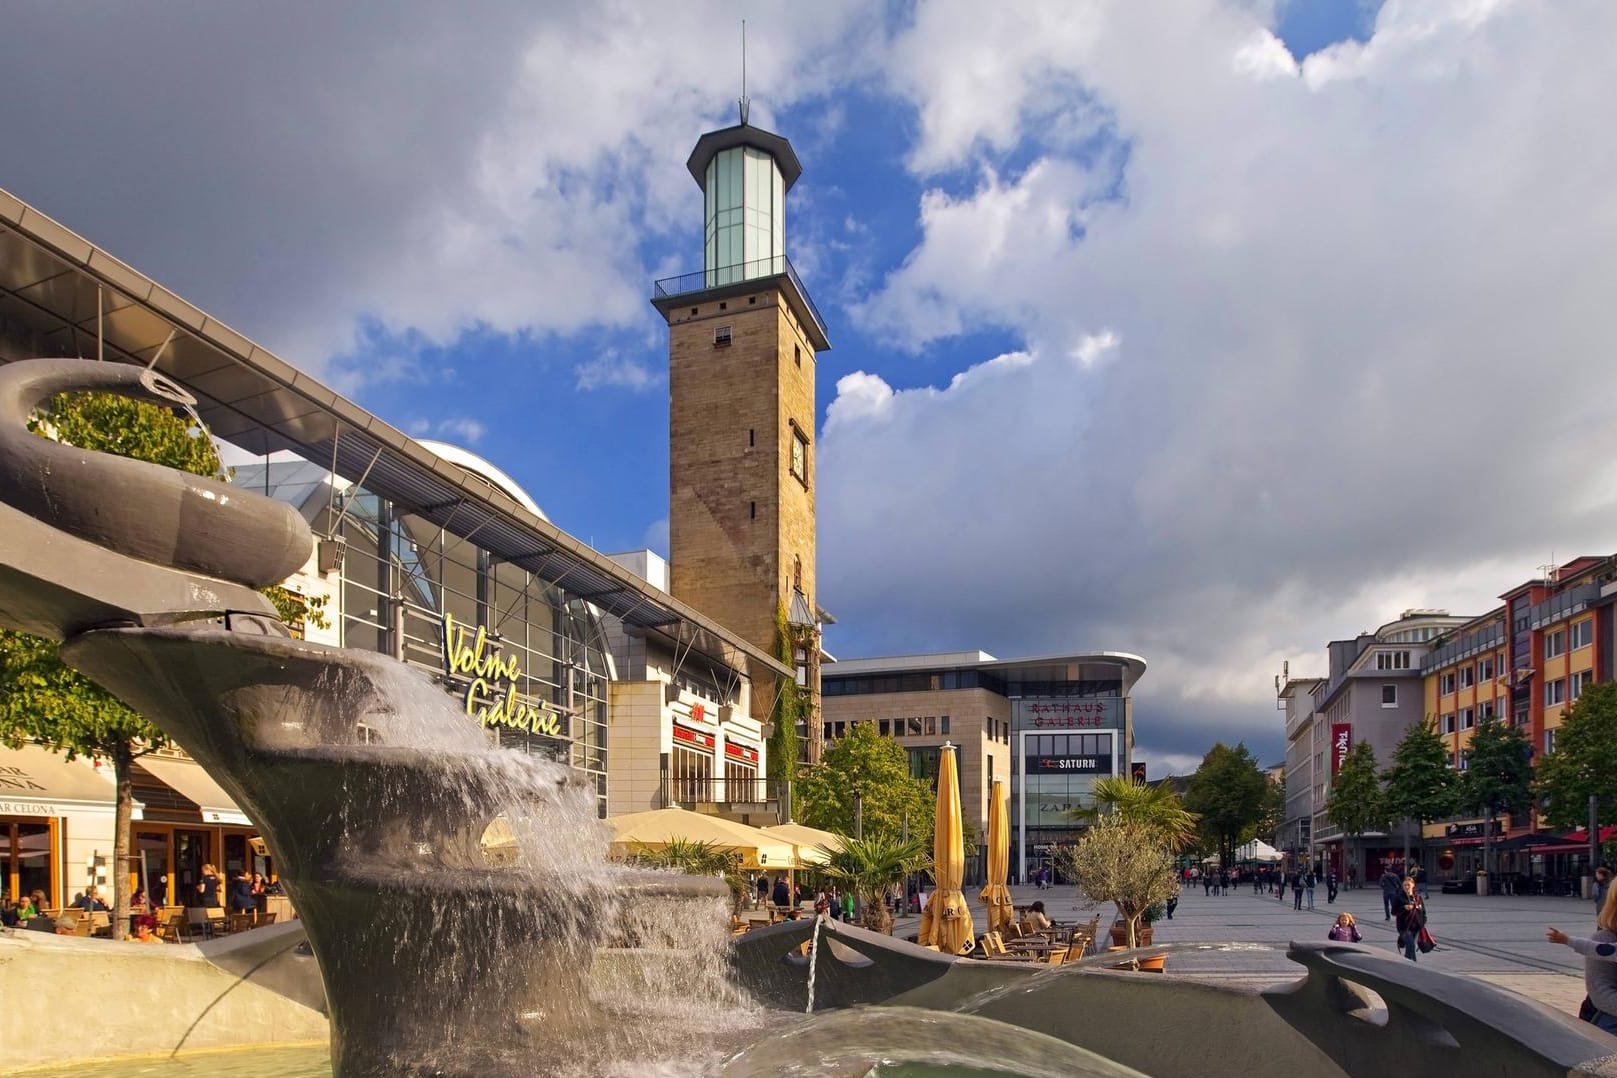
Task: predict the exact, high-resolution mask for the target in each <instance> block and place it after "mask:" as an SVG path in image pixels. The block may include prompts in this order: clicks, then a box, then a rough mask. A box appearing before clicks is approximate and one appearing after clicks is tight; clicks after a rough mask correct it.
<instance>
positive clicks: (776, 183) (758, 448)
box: [652, 104, 831, 761]
mask: <svg viewBox="0 0 1617 1078" xmlns="http://www.w3.org/2000/svg"><path fill="white" fill-rule="evenodd" d="M741 119H742V122H741V123H740V124H738V125H737V126H735V127H727V128H724V129H723V130H720V131H710V132H708V133H707V134H705V135H703V136H702V137H701V138H700V139H699V140H697V143H696V148H695V149H694V150H692V151H691V156H690V160H689V161H688V162H686V166H687V167H688V168H689V169H690V172H691V176H692V177H694V178H695V180H696V183H697V186H699V187H700V188H701V189H702V196H703V236H704V245H703V258H702V270H701V272H699V273H690V274H686V275H685V276H683V277H674V278H670V279H668V280H663V281H658V282H657V283H656V285H655V287H654V291H653V297H652V303H653V304H654V305H655V306H656V308H657V310H659V311H661V312H662V315H663V317H664V318H666V319H667V320H668V385H669V422H668V428H669V447H668V457H669V468H668V471H669V494H668V542H669V561H670V562H671V572H672V580H671V588H672V590H673V593H674V595H675V596H676V597H677V598H679V599H682V600H684V601H685V602H688V603H690V604H691V605H692V606H694V607H695V608H696V609H698V610H700V611H702V612H703V613H704V614H707V615H708V616H709V617H712V618H713V619H714V620H716V621H717V622H719V624H721V625H723V626H725V627H726V628H728V629H731V630H733V631H735V632H737V633H739V634H740V635H741V636H743V637H745V638H746V639H747V640H749V641H751V642H752V643H754V644H756V645H758V646H759V647H760V648H763V649H766V650H769V651H771V652H774V651H775V649H776V648H777V647H778V640H777V631H776V610H777V609H784V610H785V611H786V614H787V620H788V622H789V623H791V625H792V626H793V631H794V634H796V635H797V636H798V637H799V642H804V643H809V644H811V646H807V647H804V648H803V649H802V651H801V653H800V654H799V656H798V659H799V662H798V665H799V678H798V680H799V682H800V683H802V684H805V685H806V686H807V687H808V688H809V690H810V697H811V705H812V706H811V708H810V710H809V711H808V714H807V716H806V718H807V723H806V725H807V727H808V739H807V740H808V743H809V745H810V752H809V756H810V759H811V760H815V761H817V760H818V757H819V753H818V747H819V744H820V738H819V737H818V736H817V735H818V733H819V718H818V716H819V696H820V692H819V689H820V678H819V642H818V632H817V630H818V624H819V620H820V616H819V608H818V607H817V606H816V605H815V598H814V595H815V590H814V556H815V532H814V484H815V481H816V478H817V477H816V475H815V468H814V420H815V410H814V365H815V355H816V353H818V352H822V351H824V350H825V349H827V348H830V347H831V342H830V341H829V340H828V339H827V338H826V334H825V323H824V322H823V321H821V319H820V314H819V311H817V310H816V309H815V307H814V302H813V301H812V300H811V299H810V298H809V294H808V291H807V290H806V289H805V288H804V287H803V283H802V281H800V280H799V279H798V276H797V272H796V271H795V270H794V269H793V268H792V264H791V262H789V261H788V260H787V258H786V192H787V191H788V190H790V188H791V186H792V184H793V183H795V182H796V180H797V177H798V176H799V175H800V174H801V173H802V166H801V165H800V164H799V163H798V160H797V154H795V153H793V152H792V146H791V143H789V142H787V141H786V140H785V139H784V138H782V137H780V136H779V135H775V134H771V133H770V132H768V131H764V130H762V129H761V128H757V127H752V126H749V125H748V124H747V122H746V110H745V105H744V104H743V110H742V117H741ZM762 674H763V672H762V671H757V672H755V677H754V685H755V690H754V693H753V697H752V699H753V707H754V711H755V712H758V713H759V717H760V718H762V717H764V716H765V715H767V713H768V711H769V709H770V706H771V704H772V702H773V700H774V696H775V694H774V692H772V691H759V690H767V689H768V688H769V686H771V685H772V684H773V682H772V679H769V678H767V677H763V676H762Z"/></svg>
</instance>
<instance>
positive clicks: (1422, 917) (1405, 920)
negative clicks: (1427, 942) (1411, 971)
mask: <svg viewBox="0 0 1617 1078" xmlns="http://www.w3.org/2000/svg"><path fill="white" fill-rule="evenodd" d="M1393 916H1394V917H1395V918H1396V919H1397V925H1398V946H1399V947H1401V948H1402V949H1403V952H1404V957H1405V958H1407V959H1409V960H1410V961H1411V962H1413V961H1415V948H1416V947H1417V946H1418V945H1419V944H1420V934H1421V930H1422V929H1424V928H1425V927H1426V902H1425V900H1424V899H1422V898H1421V896H1420V893H1419V892H1418V891H1416V890H1415V881H1414V879H1413V878H1411V877H1409V876H1405V877H1404V882H1403V885H1402V886H1401V887H1400V888H1399V891H1398V894H1397V895H1396V896H1394V898H1393Z"/></svg>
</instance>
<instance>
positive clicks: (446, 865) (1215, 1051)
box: [0, 360, 1617, 1078]
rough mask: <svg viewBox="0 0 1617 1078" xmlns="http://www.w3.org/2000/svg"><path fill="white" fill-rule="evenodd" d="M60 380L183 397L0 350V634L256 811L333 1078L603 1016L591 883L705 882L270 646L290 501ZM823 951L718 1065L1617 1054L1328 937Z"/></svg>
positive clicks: (276, 628)
mask: <svg viewBox="0 0 1617 1078" xmlns="http://www.w3.org/2000/svg"><path fill="white" fill-rule="evenodd" d="M83 389H91V390H102V391H111V392H118V393H124V394H128V395H131V396H138V397H144V398H147V399H151V400H154V401H157V402H160V403H165V404H168V405H172V406H177V407H191V406H192V405H193V404H194V402H193V401H192V399H191V398H190V396H189V395H188V394H187V393H186V392H185V391H184V390H183V389H182V388H181V387H180V386H178V385H175V384H174V383H172V382H170V381H168V380H166V379H164V378H162V377H161V376H159V375H155V374H153V373H151V372H147V371H141V370H140V369H139V368H136V367H132V366H127V365H120V364H112V363H93V362H87V361H83V360H33V361H26V362H19V363H13V364H10V365H8V366H4V367H0V625H4V626H6V627H9V628H15V629H22V630H25V631H28V632H32V633H36V634H40V635H44V636H47V637H52V638H54V639H57V640H61V641H63V645H62V649H61V654H62V656H63V658H64V659H65V660H66V661H67V662H69V663H71V664H72V665H73V666H75V667H77V668H78V669H79V670H81V671H83V672H84V673H85V674H87V675H88V676H90V677H91V678H93V679H95V680H96V681H98V682H99V683H101V684H102V685H104V686H106V687H107V688H108V689H109V690H111V691H112V692H114V693H115V694H117V695H118V696H119V697H120V698H121V699H123V700H124V701H125V702H127V703H128V704H130V705H131V706H133V707H135V708H136V709H137V710H139V711H141V712H142V713H144V714H145V715H147V716H148V717H150V718H151V719H152V720H153V721H155V722H156V723H157V724H158V725H159V726H161V727H162V728H163V729H164V730H165V731H167V732H168V733H169V734H170V735H171V736H173V737H174V739H175V740H176V741H178V742H179V743H180V744H181V745H183V746H184V747H185V748H186V750H187V751H188V752H190V753H191V755H192V756H194V757H195V758H196V759H197V760H198V761H199V762H200V763H201V764H202V765H203V766H204V767H205V768H206V769H207V770H208V772H209V773H210V774H211V775H212V776H213V777H214V778H215V779H216V780H217V781H218V782H219V783H220V784H221V785H223V786H224V787H225V789H226V790H228V791H229V792H230V794H231V795H232V796H233V797H235V798H236V800H237V801H238V803H240V804H241V805H242V807H243V808H245V809H246V810H247V811H248V812H249V813H250V814H251V815H252V817H253V819H254V820H255V821H256V822H257V823H258V825H259V826H260V828H261V829H262V830H263V833H264V835H265V837H266V838H267V839H268V841H269V843H270V845H271V847H272V848H273V850H274V851H275V854H276V857H277V863H278V866H279V868H280V874H281V877H282V879H283V880H284V881H285V883H286V885H287V887H288V889H289V890H290V891H291V893H292V897H293V899H294V901H295V903H296V905H297V907H298V909H299V910H300V912H301V914H302V916H303V924H304V925H305V926H306V931H307V933H308V938H309V942H310V944H311V946H312V948H313V951H314V954H315V956H316V957H317V958H318V960H319V964H320V968H321V974H322V978H323V980H324V983H325V990H326V995H327V1000H328V1006H329V1010H330V1014H331V1035H332V1060H333V1067H334V1071H335V1073H336V1074H337V1075H338V1076H340V1078H354V1076H369V1075H384V1074H386V1075H392V1074H399V1073H407V1072H418V1073H429V1074H442V1073H467V1074H489V1073H535V1072H542V1071H544V1070H547V1069H551V1070H553V1069H555V1066H554V1064H555V1061H556V1059H557V1058H559V1055H558V1054H557V1051H556V1050H559V1049H561V1048H564V1047H567V1046H576V1045H577V1044H578V1043H579V1042H584V1041H588V1040H589V1039H590V1038H592V1037H596V1036H604V1035H605V1034H606V1033H608V1032H609V1031H610V1030H611V1029H612V1028H614V1027H617V1026H621V1025H623V1024H625V1019H624V1018H623V1016H621V1015H619V1016H613V1015H610V1014H608V1015H603V1014H602V1013H601V1012H600V1011H599V1009H598V1008H595V1007H593V1006H592V1005H591V1003H590V996H591V993H590V991H589V988H590V983H589V981H590V978H591V961H592V955H593V954H594V953H595V952H596V951H597V950H598V948H599V945H600V944H601V942H602V932H601V930H600V928H599V926H600V925H601V924H603V923H607V922H608V921H609V920H613V919H615V918H616V917H617V914H616V913H615V912H614V911H613V907H612V902H613V900H614V898H615V897H616V896H617V895H619V894H624V893H629V894H634V895H636V896H640V897H644V896H647V895H650V896H653V897H657V896H677V897H680V898H684V899H693V898H697V897H700V896H704V895H706V896H713V895H716V894H720V893H722V887H721V886H720V885H718V884H717V882H716V881H696V880H690V879H688V878H687V879H680V880H671V878H670V877H667V876H661V875H644V874H642V875H635V874H629V873H626V872H619V871H607V870H606V869H605V866H604V865H603V864H602V857H601V853H602V852H603V850H604V843H599V844H595V843H592V842H591V841H588V840H585V841H569V837H570V836H571V835H573V834H575V833H576V834H578V835H587V834H588V833H589V832H590V821H591V820H592V819H593V808H592V805H591V803H590V800H589V799H588V798H587V797H584V796H581V795H580V791H578V790H577V789H576V787H575V786H574V785H573V783H572V782H571V780H570V779H569V777H568V772H567V771H566V769H564V768H561V767H559V766H558V765H551V764H544V763H541V762H537V761H533V760H530V759H528V758H526V757H521V756H517V755H515V754H512V753H509V752H505V751H500V750H495V749H491V748H489V747H488V746H487V744H486V743H485V742H483V741H482V740H481V737H480V735H479V734H478V733H477V732H476V731H475V730H472V729H471V728H470V727H469V726H467V725H466V724H464V722H457V721H455V720H456V718H457V717H458V716H457V715H456V714H455V713H454V709H453V708H451V707H449V706H448V705H447V704H444V707H445V708H446V709H447V710H445V711H434V710H433V708H432V707H431V706H425V713H421V709H420V708H418V707H417V704H418V703H420V702H422V701H425V702H427V705H430V704H431V702H433V701H437V702H439V703H444V701H445V700H446V698H445V696H444V694H443V693H442V692H440V691H439V690H438V689H437V688H436V687H435V686H434V685H433V684H432V683H431V682H430V680H428V679H427V678H426V677H425V676H423V675H421V674H419V673H417V672H414V671H411V670H409V669H407V668H405V667H404V666H403V665H402V664H399V663H396V662H394V661H393V660H391V659H388V658H385V657H382V656H379V655H376V654H372V653H369V652H362V651H348V650H343V649H340V648H332V647H326V646H322V645H317V644H311V643H308V642H306V641H301V640H296V639H293V638H292V637H291V635H290V634H289V633H288V632H287V630H286V628H285V627H284V626H283V625H282V624H281V623H280V622H279V621H278V620H277V619H276V617H275V614H274V610H273V608H272V607H271V605H270V604H269V602H268V601H267V600H266V599H265V598H264V597H263V596H262V595H260V594H259V593H258V592H257V591H256V590H255V589H256V588H259V587H262V586H264V585H267V584H270V583H274V582H277V581H279V580H281V579H283V578H284V577H286V576H287V575H288V574H290V573H291V572H292V571H294V570H295V569H297V568H299V567H300V566H302V565H303V564H304V562H305V561H306V559H307V557H308V554H309V551H310V549H311V543H312V538H311V536H310V533H309V529H308V527H307V525H306V524H305V522H304V521H303V520H302V518H301V517H300V516H298V514H297V513H295V512H294V511H292V510H291V509H290V508H289V507H287V506H284V505H282V504H280V503H278V502H274V501H272V500H270V499H267V498H263V497H260V496H258V495H255V494H252V493H250V492H247V491H242V490H238V489H236V488H234V487H230V486H227V485H223V484H219V483H213V482H210V481H208V480H204V479H198V478H195V477H192V476H187V475H182V474H180V473H178V472H174V471H171V470H169V469H166V468H162V467H158V466H156V465H151V464H145V463H141V462H137V461H132V460H123V459H119V458H113V457H109V456H106V455H104V454H98V453H91V452H87V451H83V450H78V449H73V448H70V447H68V446H64V445H60V444H56V443H53V442H50V441H48V440H45V439H42V438H39V437H37V436H35V435H33V434H31V433H29V432H28V430H27V429H26V424H27V421H28V418H29V416H30V415H31V414H33V412H34V410H35V409H36V407H37V406H38V405H39V404H41V403H43V402H44V401H46V400H47V399H49V398H50V397H52V396H53V395H55V394H57V393H60V392H65V391H71V390H83ZM496 814H499V815H504V816H506V817H507V818H508V820H509V821H510V823H511V826H512V829H513V831H515V832H516V833H517V834H518V835H519V837H521V838H523V841H519V849H521V850H522V851H523V857H522V858H521V859H520V860H519V864H518V865H517V866H516V869H517V870H516V871H512V870H509V869H499V868H496V867H494V866H491V865H489V864H488V863H487V862H486V860H485V859H484V857H483V855H482V852H481V848H480V843H479V839H480V837H481V835H482V834H483V831H484V829H485V828H486V827H487V825H488V824H489V822H490V821H491V820H492V819H493V818H494V817H495V816H496ZM811 931H812V925H811V924H810V922H807V921H801V922H788V923H786V924H782V925H778V926H775V927H772V928H766V929H760V930H756V931H754V932H751V933H749V934H748V935H747V936H746V937H744V938H743V939H742V940H741V941H740V942H739V944H738V945H737V946H736V947H735V948H734V950H733V953H732V964H733V973H734V977H735V981H736V983H737V984H739V985H740V986H743V987H744V988H745V989H746V990H748V991H749V992H750V993H752V995H753V997H754V998H756V999H757V1000H761V1001H762V1002H763V1003H764V1004H765V1005H767V1006H772V1007H776V1008H779V1009H780V1010H781V1011H786V1010H792V1011H797V1012H799V1013H800V1012H801V1011H802V1009H803V1007H804V1005H805V1002H806V1000H807V998H808V984H807V976H808V966H809V962H808V960H807V959H805V958H804V957H803V955H802V953H801V947H802V945H803V944H804V943H805V942H806V941H807V940H808V939H809V937H810V934H811ZM819 946H820V947H821V948H822V950H821V952H820V956H819V961H818V962H817V963H815V965H816V967H817V969H816V978H817V979H816V984H815V998H816V1000H817V1006H819V1007H820V1008H822V1009H829V1010H831V1011H832V1012H833V1013H830V1014H826V1015H817V1016H814V1017H812V1018H810V1019H808V1020H807V1021H806V1022H797V1023H796V1024H794V1025H792V1026H790V1027H788V1028H784V1029H782V1030H776V1031H772V1032H771V1033H770V1034H769V1035H767V1036H765V1037H763V1038H761V1039H757V1040H756V1041H755V1043H753V1044H751V1045H748V1046H747V1047H745V1048H742V1049H741V1050H739V1051H737V1052H735V1053H734V1054H733V1055H732V1056H731V1058H730V1059H729V1060H728V1061H727V1062H726V1063H725V1065H724V1066H723V1068H722V1073H723V1074H726V1075H731V1076H734V1078H762V1076H766V1075H767V1076H773V1075H776V1074H779V1073H783V1072H785V1071H786V1070H790V1071H791V1072H792V1073H796V1074H800V1075H805V1076H806V1075H816V1074H825V1075H846V1074H865V1073H867V1072H869V1071H870V1068H871V1066H872V1064H874V1063H875V1062H876V1061H878V1060H883V1061H888V1062H902V1061H905V1060H910V1061H914V1062H918V1063H924V1064H931V1065H936V1066H945V1067H948V1066H959V1067H963V1068H965V1069H967V1070H969V1071H970V1073H973V1074H984V1073H1000V1074H1017V1073H1019V1074H1028V1075H1044V1074H1052V1075H1054V1074H1064V1075H1065V1074H1095V1075H1102V1074H1112V1075H1117V1074H1131V1073H1138V1072H1141V1071H1143V1072H1145V1073H1149V1074H1153V1075H1163V1076H1177V1075H1185V1076H1187V1078H1189V1076H1195V1078H1206V1076H1208V1075H1212V1074H1232V1075H1234V1074H1238V1075H1241V1076H1243V1078H1265V1076H1267V1075H1285V1076H1288V1078H1290V1076H1294V1075H1297V1074H1308V1075H1310V1076H1311V1078H1326V1076H1331V1075H1355V1076H1359V1075H1362V1076H1365V1078H1372V1076H1373V1078H1385V1076H1386V1075H1389V1074H1398V1075H1400V1076H1407V1075H1428V1074H1430V1075H1434V1076H1436V1075H1441V1076H1444V1078H1447V1076H1449V1075H1451V1074H1455V1073H1465V1074H1468V1075H1469V1074H1485V1075H1499V1076H1501V1078H1505V1076H1517V1075H1544V1076H1550V1075H1568V1074H1591V1075H1592V1074H1603V1075H1617V1057H1613V1056H1612V1053H1613V1052H1617V1039H1614V1038H1611V1037H1609V1036H1607V1035H1605V1034H1603V1033H1600V1032H1599V1031H1597V1030H1595V1029H1594V1028H1593V1027H1591V1026H1587V1025H1583V1024H1581V1023H1577V1022H1576V1021H1574V1020H1572V1019H1571V1018H1569V1017H1565V1016H1559V1015H1555V1014H1553V1013H1552V1012H1550V1011H1548V1010H1547V1009H1545V1008H1543V1007H1541V1006H1538V1005H1536V1004H1534V1003H1532V1002H1531V1001H1527V1000H1524V999H1522V998H1521V997H1518V996H1514V995H1512V994H1510V993H1506V992H1503V991H1502V990H1499V989H1495V988H1493V987H1491V986H1489V985H1486V984H1482V983H1480V982H1475V981H1470V980H1465V979H1462V978H1457V977H1452V976H1448V975H1445V974H1442V973H1438V972H1435V971H1432V970H1429V969H1426V968H1416V967H1415V966H1413V965H1411V964H1409V963H1406V962H1403V961H1400V960H1397V959H1392V958H1388V957H1386V956H1385V955H1379V954H1376V953H1373V952H1371V951H1369V950H1367V949H1364V948H1356V947H1352V946H1349V945H1337V944H1293V945H1292V950H1291V952H1290V954H1291V957H1293V958H1294V959H1295V960H1297V961H1298V962H1300V963H1301V964H1302V965H1303V966H1304V967H1305V968H1306V970H1307V976H1306V978H1304V979H1303V980H1301V981H1299V982H1298V983H1296V984H1294V985H1289V986H1285V987H1283V988H1279V989H1272V990H1269V991H1265V992H1243V991H1235V990H1227V989H1221V988H1217V987H1214V986H1211V985H1205V984H1197V983H1192V982H1183V981H1180V982H1176V981H1172V980H1168V979H1163V978H1153V977H1151V976H1148V975H1139V974H1117V973H1112V972H1107V971H1103V970H1100V969H1097V966H1098V965H1105V964H1110V963H1112V962H1115V961H1116V960H1117V956H1111V955H1109V956H1106V957H1105V958H1103V959H1099V960H1088V961H1085V962H1078V963H1069V964H1067V965H1064V966H1062V967H1059V968H1055V969H1048V970H1034V969H1030V968H1027V967H1025V966H1018V965H1012V964H1003V963H992V962H977V961H972V960H969V959H956V958H953V957H949V956H944V955H939V954H937V953H936V952H932V951H928V950H925V949H922V948H918V947H915V946H913V945H910V944H906V943H903V942H901V941H897V940H894V939H892V938H891V937H887V936H880V935H876V934H874V933H869V932H865V931H863V930H861V929H858V928H854V927H852V926H848V925H840V924H836V923H829V924H826V925H824V926H822V934H821V936H820V943H819ZM1161 949H1162V948H1155V949H1151V950H1153V951H1156V950H1161ZM664 961H669V958H668V956H666V955H665V956H664ZM681 961H682V959H680V958H679V956H677V955H675V956H674V958H673V959H672V964H673V965H674V966H675V967H676V972H677V973H678V974H679V975H681V976H686V977H688V970H687V969H685V968H683V967H681V966H680V962H681ZM628 1021H633V1019H629V1020H628ZM547 1049H551V1050H552V1051H550V1052H548V1053H547ZM1089 1049H1094V1050H1098V1051H1100V1052H1102V1053H1104V1054H1105V1055H1106V1056H1107V1057H1110V1059H1112V1060H1116V1061H1118V1062H1117V1063H1109V1062H1108V1061H1107V1060H1106V1059H1103V1058H1100V1057H1098V1056H1094V1055H1092V1054H1091V1052H1089V1051H1088V1050H1089ZM1119 1064H1126V1065H1127V1067H1135V1068H1138V1070H1137V1071H1131V1070H1128V1069H1127V1067H1124V1066H1120V1065H1119ZM574 1069H575V1071H577V1070H578V1068H577V1067H575V1068H574ZM604 1069H605V1068H599V1069H597V1070H595V1071H591V1070H587V1069H586V1070H582V1071H579V1072H580V1073H599V1072H600V1071H601V1070H604ZM668 1073H672V1072H668Z"/></svg>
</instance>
